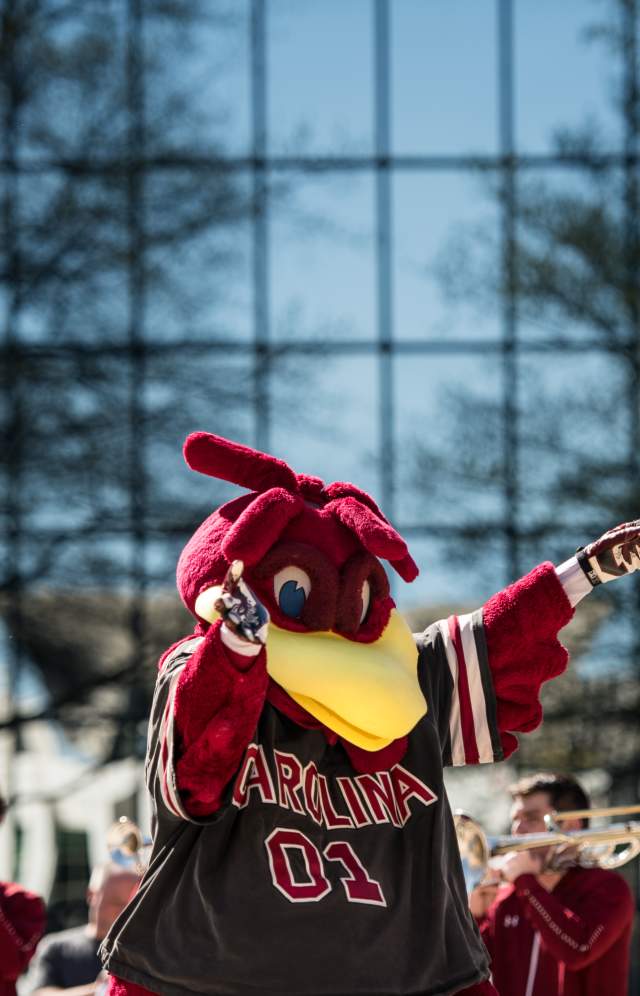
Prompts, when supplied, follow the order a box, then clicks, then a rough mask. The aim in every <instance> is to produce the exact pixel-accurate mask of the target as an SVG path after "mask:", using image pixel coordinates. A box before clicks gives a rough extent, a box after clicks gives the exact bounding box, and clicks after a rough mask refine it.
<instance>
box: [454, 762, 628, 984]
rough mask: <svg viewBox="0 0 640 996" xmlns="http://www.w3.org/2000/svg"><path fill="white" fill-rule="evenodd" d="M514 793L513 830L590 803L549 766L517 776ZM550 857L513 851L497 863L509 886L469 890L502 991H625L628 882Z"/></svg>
mask: <svg viewBox="0 0 640 996" xmlns="http://www.w3.org/2000/svg"><path fill="white" fill-rule="evenodd" d="M511 795H512V798H513V807H512V814H511V820H512V825H511V831H512V833H513V834H532V833H541V832H543V831H544V830H545V829H546V825H545V821H544V818H545V816H546V815H547V814H550V813H552V812H554V811H556V812H567V811H568V810H573V809H576V810H578V809H587V808H588V806H589V800H588V798H587V796H586V793H585V792H584V790H583V789H582V787H581V786H580V785H579V784H578V782H577V781H576V780H575V779H574V778H571V777H570V776H568V775H558V774H552V773H548V772H545V773H541V774H538V775H533V776H531V777H528V778H523V779H521V781H519V782H517V783H516V784H515V785H512V786H511ZM582 826H583V821H582V820H579V819H576V820H573V821H572V820H567V821H564V820H563V822H562V829H563V831H570V830H580V829H582ZM552 850H553V849H551V851H552ZM550 856H551V855H550V853H549V851H547V850H546V849H542V848H541V849H538V848H536V849H535V850H529V851H517V852H516V851H514V852H513V853H512V854H510V855H508V856H507V857H506V858H505V859H504V860H503V861H502V863H501V866H500V871H501V875H502V878H503V879H504V881H505V883H506V885H503V886H502V887H498V886H497V885H486V886H479V887H478V888H477V889H476V890H474V892H472V894H471V897H470V907H471V910H472V912H473V913H474V915H475V916H476V918H477V920H478V923H479V925H480V931H481V934H482V939H483V941H484V942H485V944H486V945H487V948H488V950H489V953H490V955H491V972H492V977H493V981H494V983H495V985H496V987H497V989H498V992H499V993H500V996H578V994H579V996H600V994H604V993H606V994H607V996H626V994H627V992H628V977H629V947H630V944H631V928H632V922H633V908H634V903H633V897H632V895H631V891H630V889H629V886H628V885H627V884H626V882H625V881H624V879H623V878H621V876H620V875H618V874H616V872H613V871H605V870H603V869H601V868H580V867H579V866H574V867H569V868H566V869H564V870H562V869H561V870H558V871H553V870H549V869H548V867H547V864H548V862H549V858H550Z"/></svg>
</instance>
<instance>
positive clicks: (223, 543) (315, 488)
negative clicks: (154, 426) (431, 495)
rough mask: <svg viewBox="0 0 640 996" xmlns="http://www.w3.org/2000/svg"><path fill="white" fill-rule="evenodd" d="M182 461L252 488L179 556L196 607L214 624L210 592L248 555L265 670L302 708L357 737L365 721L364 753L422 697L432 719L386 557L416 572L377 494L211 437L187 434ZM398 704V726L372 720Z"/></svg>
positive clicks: (184, 591)
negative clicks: (263, 623)
mask: <svg viewBox="0 0 640 996" xmlns="http://www.w3.org/2000/svg"><path fill="white" fill-rule="evenodd" d="M184 455H185V459H186V461H187V463H188V465H189V466H190V467H191V468H192V469H193V470H196V471H199V472H200V473H202V474H207V475H209V476H210V477H216V478H219V479H221V480H225V481H229V482H231V483H233V484H237V485H240V486H241V487H244V488H248V489H250V493H249V494H246V495H243V496H242V497H240V498H237V499H235V500H234V501H231V502H228V503H227V504H226V505H223V506H222V507H221V508H219V509H218V510H217V511H215V512H214V513H213V514H212V515H210V516H209V518H208V519H206V520H205V522H203V523H202V525H201V526H200V527H199V529H198V530H197V531H196V532H195V534H194V535H193V536H192V538H191V539H190V540H189V542H188V543H187V545H186V547H185V548H184V550H183V552H182V555H181V557H180V560H179V563H178V572H177V576H178V589H179V591H180V595H181V597H182V599H183V601H184V603H185V605H186V606H187V608H188V609H189V610H190V612H192V613H193V614H194V615H195V616H196V618H199V619H204V620H205V622H211V621H213V618H214V617H213V616H211V615H210V614H209V612H208V611H206V612H203V610H202V605H203V604H205V603H206V604H207V605H210V604H211V600H209V601H208V602H207V600H206V598H203V596H204V595H205V593H206V592H208V591H211V590H214V589H216V586H218V585H219V584H220V583H221V582H222V580H223V578H224V576H225V574H226V571H227V569H228V567H229V566H230V564H231V563H232V561H234V560H242V561H243V562H244V565H245V572H244V578H245V580H246V582H247V583H248V584H249V586H250V587H251V588H253V590H254V591H255V592H256V594H257V595H258V597H259V598H260V600H261V601H262V602H263V603H264V605H265V606H266V607H267V609H268V610H269V613H270V615H271V627H270V635H269V640H268V644H267V653H268V662H269V663H268V670H269V672H270V674H271V675H272V677H273V678H274V679H275V680H276V681H280V682H281V683H282V685H283V687H285V689H286V690H287V692H288V693H289V694H290V695H292V696H293V697H294V698H295V699H296V701H298V702H301V703H303V704H304V707H305V708H306V709H309V711H310V712H311V713H312V714H314V715H316V716H320V717H321V718H322V721H323V722H325V723H327V725H329V726H331V727H332V728H335V727H336V725H337V726H339V727H340V730H339V732H340V733H341V734H345V729H346V730H347V734H349V733H353V729H352V724H351V720H352V719H353V717H354V715H355V716H356V719H357V722H359V723H360V724H361V725H362V724H363V723H364V726H365V727H366V729H365V730H364V731H363V730H362V729H361V728H360V726H358V727H357V728H356V732H355V734H354V736H353V739H354V742H355V743H359V744H360V745H361V746H365V749H367V746H366V745H367V744H368V743H369V742H370V743H371V744H372V746H371V748H370V749H372V750H373V749H379V747H380V743H381V742H383V741H384V742H386V743H388V742H390V740H391V739H394V737H395V735H397V731H398V730H400V729H401V727H403V726H406V725H407V723H409V722H410V723H411V726H412V725H413V723H414V722H415V721H417V720H416V714H417V708H418V707H417V706H416V696H418V697H419V699H420V703H421V714H422V713H424V700H423V699H422V696H421V695H420V694H419V691H417V692H416V688H417V679H416V678H415V647H414V646H413V643H411V650H409V642H408V640H407V635H408V636H409V639H410V634H409V633H408V629H407V628H406V624H404V623H403V622H400V621H399V620H400V619H401V617H399V616H398V613H397V612H395V609H394V603H393V601H392V599H391V597H390V594H389V584H388V580H387V576H386V573H385V570H384V568H383V566H382V564H381V563H380V559H379V558H383V559H385V560H387V561H389V563H390V564H391V565H392V567H393V568H394V569H395V570H396V571H397V572H398V574H399V575H400V576H401V577H402V578H403V579H404V580H405V581H412V580H413V579H414V578H415V577H416V576H417V574H418V569H417V567H416V565H415V563H414V561H413V560H412V558H411V556H410V555H409V552H408V550H407V546H406V543H405V541H404V540H403V539H402V537H401V536H400V535H399V534H398V533H397V532H396V530H395V529H393V527H392V526H391V525H390V524H389V522H388V521H387V520H386V519H385V517H384V516H383V515H382V513H381V511H380V509H379V508H378V507H377V505H376V503H375V502H374V501H373V499H372V498H371V497H370V496H369V495H368V494H366V493H365V492H364V491H361V490H360V489H359V488H357V487H355V486H354V485H353V484H347V483H343V482H339V481H338V482H334V483H333V484H328V485H325V484H324V482H323V481H321V480H320V479H319V478H317V477H309V476H307V475H304V474H296V473H295V472H294V471H293V470H291V468H290V467H289V466H287V464H286V463H284V462H283V461H282V460H278V459H276V458H275V457H272V456H269V455H267V454H264V453H259V452H257V451H256V450H253V449H250V448H249V447H246V446H242V445H240V444H238V443H233V442H230V441H229V440H226V439H223V438H221V437H220V436H214V435H212V434H210V433H205V432H196V433H193V434H192V435H191V436H189V437H188V439H187V441H186V443H185V446H184ZM395 617H397V618H395ZM403 627H404V628H403ZM293 636H297V637H298V639H297V640H296V641H294V640H292V637H293ZM284 637H287V639H286V640H285V639H284ZM300 638H302V639H300ZM312 638H313V639H312ZM329 638H330V639H329ZM363 645H367V650H366V654H364V655H363V651H364V650H365V648H364V647H363ZM396 672H397V673H396ZM394 673H395V678H394ZM408 676H409V677H408ZM408 684H410V685H411V689H409V687H408ZM392 686H393V689H392ZM394 699H398V700H399V704H398V708H397V710H396V711H397V712H398V713H399V716H398V719H399V720H400V721H399V722H394V721H392V719H389V718H387V719H385V721H384V722H380V721H379V720H378V719H371V717H370V713H371V712H372V711H373V712H376V713H380V714H382V713H383V712H384V713H385V714H388V717H392V716H393V714H394V708H395V707H394V704H393V700H394ZM409 699H411V700H412V703H413V704H412V705H411V706H408V700H409ZM359 700H362V701H360V704H359V705H358V704H357V702H358V701H359ZM365 700H366V701H365ZM367 703H368V704H367ZM376 703H377V704H376ZM336 712H337V719H336V718H335V717H334V714H335V713H336ZM345 713H349V717H347V716H346V715H345ZM365 713H366V715H365ZM403 715H404V717H405V718H404V719H400V717H401V716H403ZM328 720H330V721H329V722H328ZM345 724H346V726H345ZM411 726H408V727H407V729H402V734H404V733H406V732H408V729H410V728H411Z"/></svg>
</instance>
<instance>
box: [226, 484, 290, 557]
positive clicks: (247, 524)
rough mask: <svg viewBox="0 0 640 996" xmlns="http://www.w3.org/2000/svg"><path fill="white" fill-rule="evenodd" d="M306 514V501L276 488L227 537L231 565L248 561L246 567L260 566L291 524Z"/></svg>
mask: <svg viewBox="0 0 640 996" xmlns="http://www.w3.org/2000/svg"><path fill="white" fill-rule="evenodd" d="M303 510H304V502H303V500H302V498H300V497H299V496H298V495H291V494H289V492H288V491H284V490H283V488H272V489H271V490H270V491H265V492H263V494H260V495H258V497H257V498H256V500H255V501H253V502H252V503H251V505H248V506H247V508H245V510H244V512H243V513H242V515H240V516H239V517H238V518H237V519H236V521H235V522H234V523H233V525H232V526H231V527H230V529H229V531H228V533H227V534H226V536H225V537H224V539H223V541H222V552H223V553H224V555H225V557H226V559H227V560H228V561H229V563H232V561H234V560H244V562H245V564H258V563H259V562H260V561H261V560H262V558H263V557H264V555H265V554H266V553H267V551H268V550H269V549H270V548H271V547H272V546H273V544H274V543H275V542H276V540H278V539H279V538H280V535H281V534H282V533H283V532H284V530H285V528H286V526H287V525H288V524H289V522H291V520H292V519H295V518H296V516H298V515H300V514H301V513H302V512H303Z"/></svg>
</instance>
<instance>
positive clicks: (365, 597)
mask: <svg viewBox="0 0 640 996" xmlns="http://www.w3.org/2000/svg"><path fill="white" fill-rule="evenodd" d="M361 597H362V612H361V613H360V622H361V623H363V622H364V620H365V617H366V615H367V612H368V611H369V602H370V601H371V585H370V584H369V582H368V581H363V582H362V592H361Z"/></svg>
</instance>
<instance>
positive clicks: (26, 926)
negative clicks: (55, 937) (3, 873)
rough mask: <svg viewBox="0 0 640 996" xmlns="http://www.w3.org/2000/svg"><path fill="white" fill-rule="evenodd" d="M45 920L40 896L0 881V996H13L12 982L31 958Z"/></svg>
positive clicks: (13, 983) (14, 989) (14, 988)
mask: <svg viewBox="0 0 640 996" xmlns="http://www.w3.org/2000/svg"><path fill="white" fill-rule="evenodd" d="M45 920H46V914H45V908H44V903H43V902H42V900H41V899H40V896H36V895H35V893H33V892H28V891H27V890H26V889H23V888H22V887H21V886H19V885H16V884H15V883H13V882H0V996H15V992H16V987H15V981H16V979H17V978H18V976H19V975H21V974H22V972H24V970H25V968H26V967H27V965H28V964H29V962H30V961H31V958H32V957H33V954H34V952H35V950H36V947H37V944H38V941H39V940H40V938H41V937H42V934H43V933H44V927H45Z"/></svg>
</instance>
